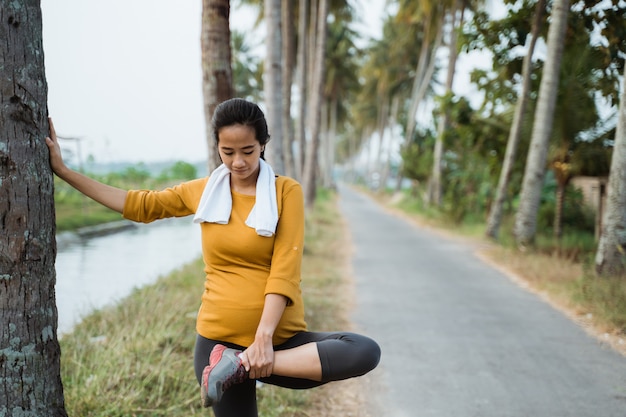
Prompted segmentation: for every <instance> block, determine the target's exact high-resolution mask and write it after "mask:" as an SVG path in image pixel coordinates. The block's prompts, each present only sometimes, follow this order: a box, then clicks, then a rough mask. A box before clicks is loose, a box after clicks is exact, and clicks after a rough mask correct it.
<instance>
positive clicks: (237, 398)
mask: <svg viewBox="0 0 626 417" xmlns="http://www.w3.org/2000/svg"><path fill="white" fill-rule="evenodd" d="M218 343H219V344H223V345H227V346H228V347H231V348H234V349H239V350H243V348H242V347H241V346H237V345H232V344H228V343H223V342H218V341H216V340H209V339H206V338H204V337H202V336H200V335H198V336H197V337H196V347H195V352H194V370H195V372H196V378H197V379H198V383H199V384H200V383H201V381H202V372H203V371H204V368H205V367H206V366H207V365H208V364H209V356H210V354H211V351H212V350H213V347H215V345H217V344H218ZM213 413H214V414H215V417H258V412H257V403H256V381H254V380H252V379H248V380H246V381H245V382H243V383H241V384H236V385H233V386H232V387H230V388H229V389H228V390H226V392H224V394H223V396H222V398H221V400H220V402H219V403H217V404H214V405H213Z"/></svg>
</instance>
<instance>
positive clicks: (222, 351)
mask: <svg viewBox="0 0 626 417" xmlns="http://www.w3.org/2000/svg"><path fill="white" fill-rule="evenodd" d="M240 353H241V351H239V350H235V349H229V348H227V347H226V346H224V345H219V344H218V345H215V347H214V348H213V350H212V351H211V355H210V356H209V365H208V366H207V367H205V368H204V371H202V384H201V387H200V394H201V397H202V405H203V406H204V407H210V406H212V405H213V404H215V403H218V402H219V401H220V400H221V399H222V395H223V394H224V391H226V390H227V389H228V388H230V387H231V386H232V385H233V384H239V383H241V382H243V381H245V380H246V378H247V377H248V375H247V372H246V370H245V368H244V367H243V365H242V364H241V359H239V354H240Z"/></svg>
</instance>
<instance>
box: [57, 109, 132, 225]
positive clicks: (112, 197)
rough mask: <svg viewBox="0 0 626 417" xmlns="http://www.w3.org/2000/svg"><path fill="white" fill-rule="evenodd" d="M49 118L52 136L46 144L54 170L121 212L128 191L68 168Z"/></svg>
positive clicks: (88, 194)
mask: <svg viewBox="0 0 626 417" xmlns="http://www.w3.org/2000/svg"><path fill="white" fill-rule="evenodd" d="M48 120H49V122H50V137H47V138H46V144H47V145H48V149H50V166H51V167H52V171H54V173H55V174H56V175H57V176H58V177H59V178H61V179H62V180H63V181H65V182H67V183H68V184H69V185H71V186H72V187H74V188H76V189H77V190H78V191H80V192H81V193H83V194H85V195H86V196H87V197H89V198H91V199H93V200H95V201H97V202H98V203H100V204H102V205H104V206H106V207H108V208H110V209H112V210H115V211H117V212H118V213H121V212H122V211H123V210H124V203H125V202H126V194H127V191H126V190H122V189H120V188H116V187H112V186H110V185H106V184H103V183H101V182H98V181H96V180H94V179H93V178H89V177H87V176H85V175H83V174H81V173H79V172H76V171H73V170H72V169H70V168H68V167H67V166H66V165H65V162H63V157H62V155H61V147H60V146H59V142H58V140H57V135H56V132H55V130H54V125H53V124H52V119H48Z"/></svg>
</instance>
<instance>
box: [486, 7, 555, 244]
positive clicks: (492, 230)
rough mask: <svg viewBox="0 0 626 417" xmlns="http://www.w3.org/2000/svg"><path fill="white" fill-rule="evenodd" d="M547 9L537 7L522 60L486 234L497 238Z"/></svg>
mask: <svg viewBox="0 0 626 417" xmlns="http://www.w3.org/2000/svg"><path fill="white" fill-rule="evenodd" d="M545 8H546V5H545V0H539V1H538V2H537V5H536V7H535V14H534V17H533V23H532V26H531V30H530V34H529V44H528V50H527V52H526V55H525V56H524V61H523V63H522V87H521V91H520V99H519V100H518V101H517V104H516V105H515V115H514V117H513V124H512V125H511V130H510V131H509V139H508V141H507V144H506V153H505V155H504V161H503V163H502V170H501V171H500V179H499V180H498V186H497V188H496V196H495V199H494V200H493V203H492V204H491V209H490V210H489V218H488V219H487V231H486V235H487V236H488V237H491V238H493V239H496V238H497V237H498V231H499V229H500V224H501V222H502V211H503V207H504V201H505V199H506V195H507V189H508V187H509V180H510V179H511V173H512V172H513V166H514V163H515V159H516V158H517V148H518V147H519V142H520V140H521V137H522V125H523V121H524V116H525V114H526V107H527V105H528V99H529V97H530V85H531V82H530V81H531V71H532V56H533V54H534V51H535V45H536V44H537V39H539V33H540V31H541V26H542V22H543V15H544V13H545Z"/></svg>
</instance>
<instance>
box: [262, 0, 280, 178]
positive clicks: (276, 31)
mask: <svg viewBox="0 0 626 417" xmlns="http://www.w3.org/2000/svg"><path fill="white" fill-rule="evenodd" d="M280 3H281V2H280V0H265V31H266V40H265V47H266V54H265V68H264V75H265V77H264V78H265V80H264V85H265V107H266V113H267V122H268V127H269V130H270V132H272V139H273V140H272V146H271V147H270V148H268V151H269V152H268V159H269V160H270V161H271V163H272V166H273V167H274V170H275V171H276V172H278V173H280V174H283V175H284V174H285V159H284V155H283V126H282V122H283V91H282V90H283V81H282V63H283V62H282V48H283V41H282V29H281V6H280Z"/></svg>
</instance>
